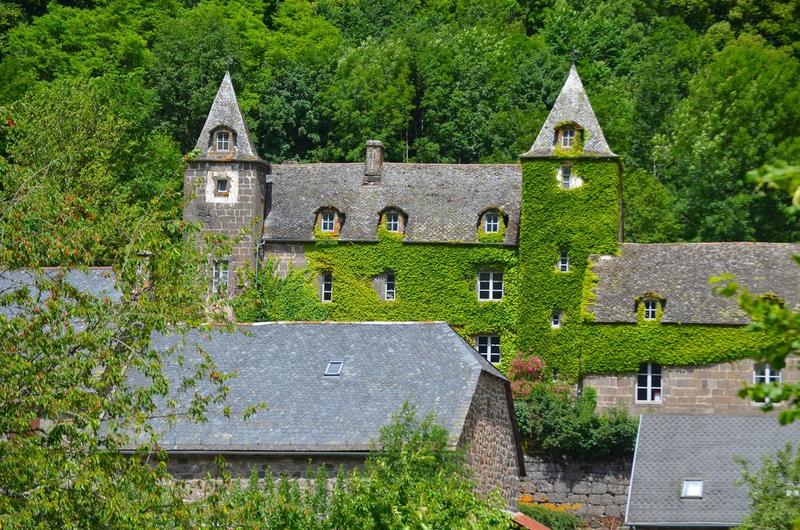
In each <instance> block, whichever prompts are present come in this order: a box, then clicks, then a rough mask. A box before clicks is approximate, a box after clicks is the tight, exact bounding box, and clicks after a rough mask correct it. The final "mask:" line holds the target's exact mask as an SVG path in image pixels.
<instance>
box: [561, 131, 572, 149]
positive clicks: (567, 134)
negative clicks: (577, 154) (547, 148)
mask: <svg viewBox="0 0 800 530" xmlns="http://www.w3.org/2000/svg"><path fill="white" fill-rule="evenodd" d="M574 143H575V128H573V127H564V128H563V129H561V147H567V148H569V147H572V146H573V144H574Z"/></svg>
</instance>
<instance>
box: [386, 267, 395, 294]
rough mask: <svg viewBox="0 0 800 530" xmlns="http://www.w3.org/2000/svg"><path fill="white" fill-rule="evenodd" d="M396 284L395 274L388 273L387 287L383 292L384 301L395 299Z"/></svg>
mask: <svg viewBox="0 0 800 530" xmlns="http://www.w3.org/2000/svg"><path fill="white" fill-rule="evenodd" d="M394 286H395V282H394V273H393V272H387V273H386V285H385V287H384V290H383V299H384V300H394V297H395V287H394Z"/></svg>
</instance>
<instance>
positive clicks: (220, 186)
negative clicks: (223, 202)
mask: <svg viewBox="0 0 800 530" xmlns="http://www.w3.org/2000/svg"><path fill="white" fill-rule="evenodd" d="M214 193H215V194H217V195H227V194H228V179H226V178H218V179H217V185H216V187H215V188H214Z"/></svg>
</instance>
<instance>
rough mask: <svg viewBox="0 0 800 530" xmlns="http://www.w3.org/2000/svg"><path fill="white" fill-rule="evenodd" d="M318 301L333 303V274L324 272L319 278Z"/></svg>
mask: <svg viewBox="0 0 800 530" xmlns="http://www.w3.org/2000/svg"><path fill="white" fill-rule="evenodd" d="M319 300H320V302H323V303H328V302H332V301H333V273H332V272H331V271H324V272H323V273H322V274H320V276H319Z"/></svg>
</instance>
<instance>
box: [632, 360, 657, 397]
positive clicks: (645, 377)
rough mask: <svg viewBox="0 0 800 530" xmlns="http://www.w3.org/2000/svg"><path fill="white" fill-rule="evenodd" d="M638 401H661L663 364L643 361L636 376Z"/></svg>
mask: <svg viewBox="0 0 800 530" xmlns="http://www.w3.org/2000/svg"><path fill="white" fill-rule="evenodd" d="M636 402H637V403H661V365H659V364H655V363H642V364H640V365H639V374H638V375H637V377H636Z"/></svg>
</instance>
